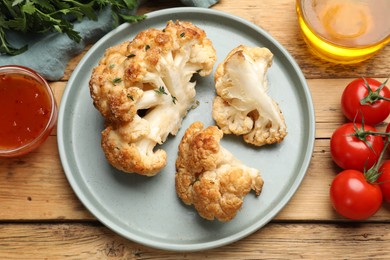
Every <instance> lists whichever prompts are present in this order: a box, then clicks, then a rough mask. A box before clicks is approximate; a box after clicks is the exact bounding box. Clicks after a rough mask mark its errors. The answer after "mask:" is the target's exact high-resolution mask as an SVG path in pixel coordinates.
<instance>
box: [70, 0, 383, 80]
mask: <svg viewBox="0 0 390 260" xmlns="http://www.w3.org/2000/svg"><path fill="white" fill-rule="evenodd" d="M179 6H183V5H182V4H180V2H179V1H172V0H170V1H161V0H160V1H148V2H147V3H146V4H145V5H143V6H142V7H141V8H140V9H139V10H138V13H139V14H144V13H148V12H151V11H155V10H161V9H165V8H170V7H179ZM212 9H215V10H219V11H223V12H226V13H230V14H232V15H235V16H238V17H241V18H244V19H246V20H248V21H250V22H252V23H254V24H256V25H258V26H259V27H260V28H262V29H264V30H265V31H267V32H268V33H269V34H270V35H271V36H272V37H274V38H275V39H276V40H277V41H279V42H280V43H281V44H282V45H283V46H284V47H285V48H286V49H287V50H288V51H289V52H290V54H291V55H292V56H293V58H294V59H295V60H296V61H297V63H298V65H299V66H300V67H301V69H302V71H303V73H304V75H305V77H306V78H309V79H315V78H323V79H333V78H354V77H359V76H365V77H382V78H385V77H389V75H390V59H388V57H389V56H390V45H388V46H386V47H385V48H384V49H383V50H382V51H380V52H379V53H378V54H377V55H375V56H374V57H373V58H371V59H369V60H367V61H365V62H362V63H359V64H353V65H337V64H333V63H330V62H326V61H323V60H321V59H319V58H317V57H316V56H315V55H313V54H312V53H310V51H309V50H308V48H307V47H306V44H305V42H304V41H303V38H302V37H301V35H300V32H299V26H298V21H297V16H296V12H295V1H291V0H278V1H274V0H262V1H256V4H254V1H253V0H241V1H236V0H222V1H220V3H219V4H216V5H214V6H213V7H212ZM269 10H272V11H269ZM215 47H216V49H217V50H218V46H215ZM86 50H88V48H87V49H86ZM86 50H85V51H86ZM85 51H84V52H83V53H82V54H80V55H78V56H76V57H75V58H73V59H72V60H71V61H70V62H69V64H68V66H67V68H66V71H65V75H64V77H63V80H67V79H69V77H70V75H71V73H72V71H73V69H74V68H75V67H76V65H77V63H78V62H79V61H80V59H81V58H82V56H83V55H84V54H85Z"/></svg>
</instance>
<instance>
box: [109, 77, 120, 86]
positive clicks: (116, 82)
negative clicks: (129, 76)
mask: <svg viewBox="0 0 390 260" xmlns="http://www.w3.org/2000/svg"><path fill="white" fill-rule="evenodd" d="M111 82H112V83H113V84H114V85H116V84H118V83H121V82H122V79H121V78H115V79H113V80H112V81H111Z"/></svg>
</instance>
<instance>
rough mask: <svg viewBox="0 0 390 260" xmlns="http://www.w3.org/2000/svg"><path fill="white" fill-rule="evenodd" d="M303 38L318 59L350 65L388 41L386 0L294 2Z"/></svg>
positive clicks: (389, 3) (389, 24) (389, 28)
mask: <svg viewBox="0 0 390 260" xmlns="http://www.w3.org/2000/svg"><path fill="white" fill-rule="evenodd" d="M296 10H297V14H298V22H299V25H300V29H301V33H302V35H303V39H304V40H305V42H306V43H307V45H308V47H309V50H311V51H312V52H313V53H314V54H316V55H317V56H319V57H321V58H323V59H325V60H327V61H330V62H335V63H341V64H353V63H358V62H362V61H364V60H366V59H368V58H371V57H372V56H373V55H374V54H375V53H377V52H378V51H379V50H381V49H382V48H383V47H385V46H386V45H387V44H388V43H389V42H390V20H389V18H388V16H389V10H390V1H389V0H377V1H372V0H296Z"/></svg>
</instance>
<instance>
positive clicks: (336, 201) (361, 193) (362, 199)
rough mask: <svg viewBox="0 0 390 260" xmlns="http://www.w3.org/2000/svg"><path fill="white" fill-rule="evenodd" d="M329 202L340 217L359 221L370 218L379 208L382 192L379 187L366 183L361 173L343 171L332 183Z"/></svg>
mask: <svg viewBox="0 0 390 260" xmlns="http://www.w3.org/2000/svg"><path fill="white" fill-rule="evenodd" d="M330 200H331V203H332V206H333V208H334V209H335V210H336V211H337V213H339V214H340V215H342V216H344V217H346V218H349V219H354V220H361V219H366V218H369V217H371V216H372V215H374V214H375V213H376V212H377V211H378V209H379V208H380V207H381V204H382V192H381V189H380V188H379V185H376V184H371V183H369V182H367V181H366V179H365V176H364V174H363V173H362V172H360V171H356V170H344V171H342V172H340V173H339V174H337V175H336V177H335V178H334V179H333V181H332V184H331V186H330Z"/></svg>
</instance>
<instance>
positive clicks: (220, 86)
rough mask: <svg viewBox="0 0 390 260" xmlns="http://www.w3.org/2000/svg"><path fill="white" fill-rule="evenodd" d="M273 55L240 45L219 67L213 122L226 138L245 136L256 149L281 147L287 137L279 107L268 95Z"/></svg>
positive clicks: (216, 77) (258, 48) (269, 52)
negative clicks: (273, 146) (258, 147)
mask: <svg viewBox="0 0 390 260" xmlns="http://www.w3.org/2000/svg"><path fill="white" fill-rule="evenodd" d="M272 58H273V54H272V53H271V51H270V50H269V49H267V48H260V47H248V46H243V45H240V46H238V47H236V48H234V49H233V50H232V51H231V52H230V53H229V54H228V55H227V57H226V59H225V60H224V61H223V62H222V63H221V64H219V65H218V67H217V69H216V72H215V75H214V79H215V87H216V92H217V95H218V96H216V98H215V99H214V103H213V118H214V120H215V122H216V124H217V125H218V126H219V127H220V128H221V129H222V130H223V132H224V133H225V134H235V135H243V138H244V140H245V141H246V142H247V143H250V144H254V145H256V146H262V145H265V144H272V143H279V142H281V141H282V140H283V139H284V137H285V136H286V135H287V131H286V123H285V121H284V117H283V114H282V112H281V110H280V108H279V106H278V104H277V103H276V102H275V101H274V100H273V99H272V98H271V97H270V96H269V95H268V94H267V90H268V80H267V77H266V74H267V70H268V68H269V67H270V66H271V65H272Z"/></svg>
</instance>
